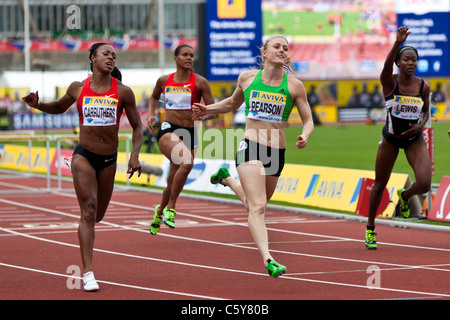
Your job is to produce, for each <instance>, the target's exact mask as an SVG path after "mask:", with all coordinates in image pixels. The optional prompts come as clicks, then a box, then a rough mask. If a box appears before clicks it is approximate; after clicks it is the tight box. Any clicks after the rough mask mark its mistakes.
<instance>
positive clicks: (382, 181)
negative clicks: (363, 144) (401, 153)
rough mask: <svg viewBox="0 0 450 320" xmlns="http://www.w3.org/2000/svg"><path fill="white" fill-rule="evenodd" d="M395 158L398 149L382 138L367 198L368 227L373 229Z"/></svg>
mask: <svg viewBox="0 0 450 320" xmlns="http://www.w3.org/2000/svg"><path fill="white" fill-rule="evenodd" d="M397 156H398V147H396V146H394V145H392V144H390V143H389V142H387V141H386V140H385V139H384V138H382V141H381V143H380V145H379V146H378V152H377V158H376V161H375V183H374V185H373V187H372V190H371V191H370V197H369V214H368V220H367V226H368V227H372V228H373V227H375V217H376V214H377V211H378V206H379V205H380V202H381V198H382V197H383V191H384V189H385V188H386V185H387V183H388V181H389V178H390V176H391V173H392V169H393V168H394V164H395V161H396V159H397Z"/></svg>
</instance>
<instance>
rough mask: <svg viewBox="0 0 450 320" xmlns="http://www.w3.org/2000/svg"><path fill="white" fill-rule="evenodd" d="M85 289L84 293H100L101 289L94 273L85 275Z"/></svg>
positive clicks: (90, 272)
mask: <svg viewBox="0 0 450 320" xmlns="http://www.w3.org/2000/svg"><path fill="white" fill-rule="evenodd" d="M83 287H84V291H88V292H94V291H98V289H99V287H98V284H97V281H95V278H94V273H93V272H92V271H89V272H86V273H85V274H83Z"/></svg>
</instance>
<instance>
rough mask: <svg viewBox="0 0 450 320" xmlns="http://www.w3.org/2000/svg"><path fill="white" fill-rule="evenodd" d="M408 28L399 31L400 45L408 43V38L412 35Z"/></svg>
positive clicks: (401, 28) (398, 39) (398, 40)
mask: <svg viewBox="0 0 450 320" xmlns="http://www.w3.org/2000/svg"><path fill="white" fill-rule="evenodd" d="M408 30H409V28H408V27H400V28H398V30H397V42H399V43H403V42H405V41H406V38H408V35H409V34H410V33H411V31H409V32H408Z"/></svg>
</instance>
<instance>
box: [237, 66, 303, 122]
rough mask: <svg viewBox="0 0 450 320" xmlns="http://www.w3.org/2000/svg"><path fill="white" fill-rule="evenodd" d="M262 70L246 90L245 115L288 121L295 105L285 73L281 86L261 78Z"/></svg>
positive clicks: (271, 120)
mask: <svg viewBox="0 0 450 320" xmlns="http://www.w3.org/2000/svg"><path fill="white" fill-rule="evenodd" d="M261 74H262V70H259V71H258V73H257V74H256V76H255V78H254V79H253V82H252V83H251V84H250V86H248V88H247V89H246V90H245V91H244V97H245V115H246V116H247V117H249V118H250V119H254V120H261V121H268V122H277V123H280V122H281V121H287V120H288V118H289V115H290V114H291V112H292V108H293V107H294V101H292V98H291V95H290V94H289V88H288V75H287V74H286V73H285V74H284V77H283V81H282V82H281V84H280V85H279V86H276V87H273V86H268V85H266V84H265V83H264V82H262V80H261Z"/></svg>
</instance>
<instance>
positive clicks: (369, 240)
mask: <svg viewBox="0 0 450 320" xmlns="http://www.w3.org/2000/svg"><path fill="white" fill-rule="evenodd" d="M375 236H376V233H375V231H374V230H369V229H366V243H365V244H366V248H367V249H369V250H375V249H376V248H377V240H376V238H375Z"/></svg>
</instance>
